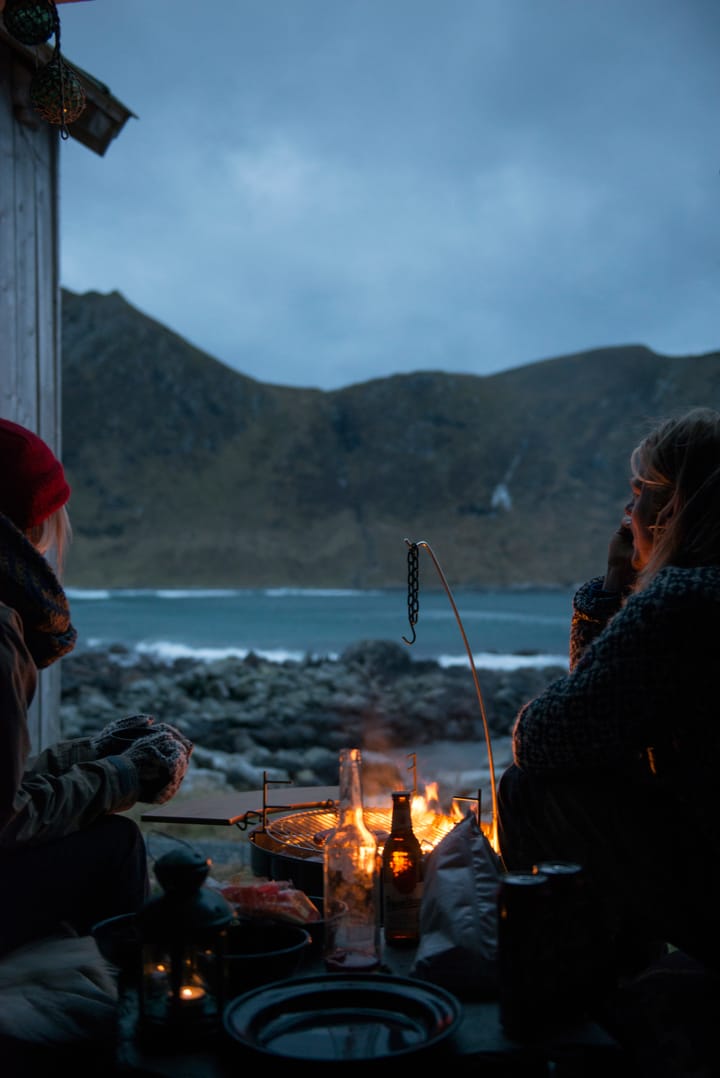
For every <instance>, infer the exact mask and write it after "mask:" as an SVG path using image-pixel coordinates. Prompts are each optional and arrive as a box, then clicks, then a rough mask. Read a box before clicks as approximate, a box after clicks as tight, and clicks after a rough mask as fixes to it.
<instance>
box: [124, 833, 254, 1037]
mask: <svg viewBox="0 0 720 1078" xmlns="http://www.w3.org/2000/svg"><path fill="white" fill-rule="evenodd" d="M209 867H210V862H209V861H208V860H207V859H205V858H204V857H203V856H202V854H200V853H197V852H196V851H194V850H191V849H184V848H182V849H178V850H172V851H171V852H170V853H167V854H165V855H164V856H163V857H161V858H159V859H158V860H157V861H156V862H155V875H156V877H157V880H158V882H159V883H160V886H161V887H162V888H163V893H162V894H161V895H159V896H155V897H153V898H151V899H150V900H149V901H148V902H146V904H145V906H144V907H143V909H142V910H141V911H140V913H139V914H138V928H139V932H140V937H141V951H142V957H141V969H140V970H139V986H138V987H139V991H138V1029H137V1032H138V1037H139V1039H140V1040H141V1041H145V1042H155V1041H160V1042H162V1043H163V1044H164V1045H165V1046H166V1047H172V1046H173V1045H174V1044H177V1045H178V1046H187V1045H188V1044H189V1043H195V1042H197V1041H200V1040H203V1039H205V1038H206V1037H207V1036H209V1035H212V1034H213V1033H217V1032H218V1030H219V1028H220V1023H221V1017H222V1009H223V1005H224V994H225V993H224V972H225V969H224V966H225V950H226V938H227V929H228V926H229V925H230V923H231V922H232V920H233V917H234V911H233V908H232V906H231V905H230V904H229V902H227V900H226V899H225V898H224V897H223V896H222V895H221V894H220V893H219V892H216V891H212V890H210V888H208V887H203V883H204V881H205V879H206V878H207V874H208V871H209Z"/></svg>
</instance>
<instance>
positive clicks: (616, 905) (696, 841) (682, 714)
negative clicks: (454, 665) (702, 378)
mask: <svg viewBox="0 0 720 1078" xmlns="http://www.w3.org/2000/svg"><path fill="white" fill-rule="evenodd" d="M630 472H631V475H630V491H631V493H630V498H629V501H628V503H627V505H626V506H625V512H624V515H623V518H622V520H621V522H620V525H619V527H618V529H617V531H616V532H615V533H614V534H613V536H612V538H611V540H610V544H609V550H608V565H607V569H606V572H605V574H604V576H599V577H596V578H594V579H593V580H590V581H588V582H586V583H585V584H583V585H582V586H581V587H580V588H579V589H578V591H577V593H576V594H575V596H574V600H573V614H572V625H571V634H570V636H571V639H570V669H569V673H568V674H567V675H566V676H564V677H561V678H559V679H558V680H556V681H554V682H553V683H552V684H550V685H549V686H548V687H547V688H546V689H545V690H544V691H543V692H542V693H541V694H540V695H539V696H538V697H537V698H536V699H534V700H532V701H530V702H529V703H527V704H526V705H525V706H524V707H523V708H522V709H521V711H520V713H519V714H518V716H517V719H516V721H515V725H514V729H513V757H514V763H513V764H512V765H511V766H510V767H509V768H508V769H507V771H506V772H505V773H504V775H503V776H502V778H501V780H500V783H499V787H498V815H499V837H500V845H501V852H502V857H503V861H504V863H505V866H506V868H508V869H515V870H520V869H524V870H528V869H532V866H533V865H535V864H537V863H538V862H539V861H542V860H548V859H553V860H570V861H574V862H577V863H579V864H581V865H582V866H583V868H584V869H585V871H586V874H587V878H588V881H589V884H590V886H591V890H592V894H593V895H594V897H595V899H596V901H597V911H598V916H599V918H600V919H601V923H602V925H603V928H604V933H605V937H604V938H605V940H606V943H607V951H606V955H607V956H608V958H609V964H610V966H611V971H610V972H611V975H612V976H615V975H617V974H618V973H623V972H626V973H632V972H634V971H636V970H637V969H638V968H640V967H641V966H642V965H643V964H645V963H646V962H647V961H648V960H649V959H650V958H651V957H652V956H653V955H654V954H656V953H658V948H660V949H662V948H664V947H665V945H667V944H670V945H672V946H673V947H674V948H677V949H680V950H682V951H684V952H686V953H687V954H689V955H690V956H692V957H693V958H696V959H699V960H700V961H702V962H704V963H708V964H710V965H712V966H717V965H718V963H720V932H719V931H718V920H717V917H718V908H719V907H718V900H719V899H720V885H719V879H720V873H719V870H718V862H719V857H720V832H719V831H718V827H717V825H716V822H715V818H716V814H717V797H716V792H715V791H716V785H717V768H718V764H719V763H720V715H719V714H718V711H719V702H718V701H719V699H720V691H719V690H720V681H719V680H718V641H719V640H720V414H718V413H717V412H716V411H713V410H712V409H709V408H693V409H692V410H690V411H688V412H686V413H685V414H682V415H680V416H677V417H674V418H670V419H666V420H663V421H662V422H660V423H659V424H657V425H656V426H655V427H654V428H653V429H652V430H651V431H650V433H648V434H647V436H646V437H644V438H643V439H642V441H640V443H639V444H638V445H637V447H636V448H635V449H634V450H633V451H632V453H631V454H630Z"/></svg>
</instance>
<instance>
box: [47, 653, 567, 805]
mask: <svg viewBox="0 0 720 1078" xmlns="http://www.w3.org/2000/svg"><path fill="white" fill-rule="evenodd" d="M564 672H565V671H564V670H563V669H562V668H560V667H541V668H536V667H522V668H520V669H517V670H513V671H503V670H494V669H493V670H490V669H482V670H480V669H479V670H478V671H477V674H478V682H479V685H480V690H481V692H480V695H481V697H482V704H483V708H484V711H485V714H486V717H487V722H488V727H489V730H490V737H491V742H492V744H493V746H497V747H498V749H499V756H500V757H502V759H496V761H495V762H496V767H497V766H499V764H504V763H505V762H506V760H507V755H508V751H509V734H510V730H511V727H512V723H513V720H514V718H515V716H516V714H517V712H518V710H519V708H520V707H521V706H522V705H523V704H524V703H525V702H526V701H527V700H529V699H531V698H532V697H533V696H535V695H536V694H537V693H538V692H540V691H541V690H542V689H543V688H544V686H545V685H546V684H548V683H549V682H550V681H552V680H554V679H555V678H556V677H559V676H560V675H561V674H563V673H564ZM139 712H144V713H147V714H152V715H154V716H155V718H156V719H157V720H158V721H164V722H171V723H172V724H173V725H175V726H177V727H178V729H180V730H181V731H182V732H183V733H184V734H186V735H187V736H188V737H190V738H191V739H192V740H193V741H194V743H195V750H194V752H193V756H192V760H191V766H190V769H189V771H188V773H187V776H186V778H185V782H184V783H183V790H184V792H185V793H189V792H193V791H198V790H200V789H202V790H205V789H213V790H214V789H227V790H233V789H234V790H241V791H242V790H255V789H259V788H261V787H262V783H263V776H264V774H265V773H267V777H268V778H270V779H278V780H286V781H290V782H291V783H292V784H293V785H298V786H316V785H317V786H323V785H334V784H335V783H336V782H337V767H338V751H339V749H340V748H342V747H344V746H347V745H351V744H352V745H357V746H358V747H360V748H362V750H363V759H364V762H365V764H366V773H367V778H366V779H365V780H364V783H365V792H366V794H367V795H368V796H372V793H373V788H374V787H375V786H377V789H378V790H380V789H383V788H384V789H389V788H397V787H398V783H401V784H402V783H403V779H402V776H401V775H400V774H399V773H398V769H399V768H402V767H403V766H405V764H404V762H403V759H402V757H403V754H404V753H410V752H414V753H416V755H417V759H418V761H422V760H423V758H424V754H423V748H425V749H427V750H428V753H426V754H425V756H426V757H427V755H428V754H429V747H430V746H435V745H437V744H438V743H443V744H444V745H446V746H452V745H457V747H458V751H459V753H460V756H461V761H460V762H462V763H465V764H466V765H467V766H466V767H465V768H464V769H463V771H466V772H467V773H468V775H467V778H466V780H465V782H466V784H467V785H469V786H470V787H471V788H472V784H473V782H474V781H475V780H476V778H477V776H478V775H482V774H483V773H484V772H486V771H487V767H488V762H487V761H488V756H487V751H486V741H485V734H484V729H483V723H482V715H481V710H480V701H479V700H478V694H477V692H476V688H475V683H474V679H473V677H472V673H471V671H470V667H469V664H468V666H467V667H449V668H444V667H442V666H440V665H439V664H438V663H436V662H434V661H425V660H422V661H419V660H415V659H414V658H413V657H412V656H411V655H410V653H409V652H408V651H407V649H406V648H403V647H402V645H400V644H397V643H395V642H392V641H361V642H359V643H357V644H353V645H351V646H350V647H348V648H347V649H346V650H345V651H344V652H343V653H342V655H341V656H340V657H339V658H338V659H313V658H307V659H306V660H304V661H300V662H298V661H290V660H288V661H286V662H282V663H274V662H269V661H267V660H264V659H261V658H259V657H258V656H257V655H255V654H252V653H251V654H250V655H248V656H247V657H246V658H244V659H239V658H226V659H222V660H218V661H215V662H205V661H200V660H194V659H187V658H183V659H176V660H175V661H173V662H165V661H162V660H159V659H157V658H151V657H149V656H147V655H138V654H137V653H136V652H131V651H129V650H127V649H126V648H124V647H122V646H115V647H111V648H108V649H104V650H85V651H81V652H78V653H73V654H71V655H69V656H67V657H66V658H65V659H63V663H62V687H61V707H60V717H61V728H62V733H63V737H80V736H84V735H87V734H92V733H94V732H96V731H97V730H99V729H100V728H102V727H103V726H104V725H105V724H106V723H107V722H109V721H111V720H112V719H115V718H118V717H121V716H123V715H131V714H133V713H139ZM464 745H467V746H469V747H470V748H471V750H472V747H473V746H475V745H476V746H477V752H474V751H471V752H470V753H469V754H466V753H465V752H464V751H463V746H464ZM466 755H468V757H469V758H467V759H465V756H466ZM494 755H495V751H494ZM457 763H458V761H457V760H456V761H455V764H456V765H457ZM437 766H438V764H437V761H435V762H434V764H433V761H432V760H429V761H428V762H427V767H428V768H429V772H428V773H427V774H425V775H422V774H420V775H419V778H420V780H421V781H423V782H426V781H431V778H432V774H431V773H432V770H433V767H434V768H435V771H436V774H435V777H437ZM393 772H394V773H393ZM405 781H406V780H405ZM455 792H456V793H462V792H465V793H471V792H472V789H471V790H470V791H462V790H456V791H455ZM475 792H476V791H475Z"/></svg>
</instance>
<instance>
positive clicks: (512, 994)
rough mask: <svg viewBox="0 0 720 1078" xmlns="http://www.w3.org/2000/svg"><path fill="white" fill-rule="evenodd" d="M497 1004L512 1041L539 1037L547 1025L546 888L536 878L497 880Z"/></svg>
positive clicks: (522, 874) (510, 875)
mask: <svg viewBox="0 0 720 1078" xmlns="http://www.w3.org/2000/svg"><path fill="white" fill-rule="evenodd" d="M497 912H498V1002H499V1011H500V1023H501V1025H502V1027H503V1030H504V1031H505V1033H506V1034H507V1035H508V1037H511V1038H512V1039H514V1040H525V1039H528V1038H532V1037H534V1036H536V1035H537V1034H539V1033H540V1032H541V1030H542V1029H543V1028H544V1026H545V1025H546V1023H547V1019H548V989H549V987H550V985H551V983H552V981H551V978H550V975H549V970H550V961H551V947H550V942H551V940H550V935H549V925H550V916H551V887H550V881H549V879H548V877H547V876H545V875H544V874H543V873H541V872H507V873H505V874H504V875H503V876H501V878H500V883H499V886H498V896H497Z"/></svg>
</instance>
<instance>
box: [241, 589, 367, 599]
mask: <svg viewBox="0 0 720 1078" xmlns="http://www.w3.org/2000/svg"><path fill="white" fill-rule="evenodd" d="M262 594H263V595H265V596H266V597H267V598H268V599H286V598H288V597H292V596H294V595H297V596H298V597H299V598H300V599H306V598H308V597H312V598H316V599H346V598H355V597H360V598H365V597H368V598H372V597H373V596H377V595H382V594H383V592H382V591H379V590H377V589H376V590H372V589H368V588H263V591H262Z"/></svg>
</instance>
